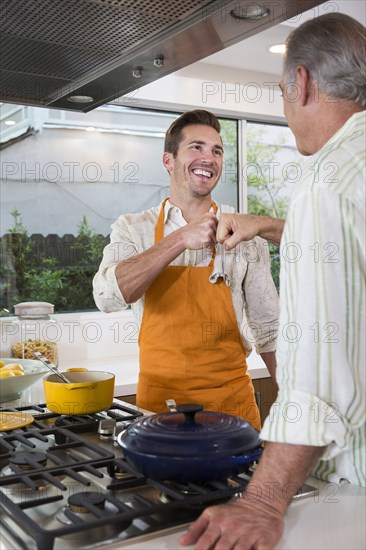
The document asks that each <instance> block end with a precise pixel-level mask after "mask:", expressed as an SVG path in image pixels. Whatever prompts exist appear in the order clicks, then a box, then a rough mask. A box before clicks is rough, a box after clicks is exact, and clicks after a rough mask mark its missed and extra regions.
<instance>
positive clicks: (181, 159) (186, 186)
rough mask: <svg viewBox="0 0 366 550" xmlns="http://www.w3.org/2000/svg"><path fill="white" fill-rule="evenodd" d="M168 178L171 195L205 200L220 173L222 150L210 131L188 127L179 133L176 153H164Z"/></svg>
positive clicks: (197, 126) (219, 142) (204, 128)
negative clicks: (179, 137)
mask: <svg viewBox="0 0 366 550" xmlns="http://www.w3.org/2000/svg"><path fill="white" fill-rule="evenodd" d="M163 162H164V166H165V168H166V169H167V170H168V172H169V175H170V187H171V195H172V194H175V193H176V194H178V195H180V196H182V194H183V195H185V196H187V195H188V196H189V197H206V196H207V195H210V194H211V192H212V190H213V189H214V188H215V187H216V185H217V183H218V181H219V179H220V176H221V172H222V162H223V147H222V141H221V138H220V135H219V134H218V133H217V132H216V130H215V129H214V128H211V127H210V126H206V125H203V124H191V125H189V126H186V127H185V128H184V129H183V131H182V140H181V142H180V144H179V147H178V153H177V155H176V156H175V157H174V156H173V153H167V152H166V153H164V157H163Z"/></svg>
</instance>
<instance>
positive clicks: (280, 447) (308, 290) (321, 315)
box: [180, 13, 366, 550]
mask: <svg viewBox="0 0 366 550" xmlns="http://www.w3.org/2000/svg"><path fill="white" fill-rule="evenodd" d="M365 75H366V51H365V28H364V27H363V26H362V25H361V24H359V23H357V22H356V21H354V20H353V19H352V18H350V17H348V16H346V15H342V14H335V13H334V14H329V15H324V16H322V17H319V18H318V19H314V20H312V21H307V22H305V23H304V24H303V25H301V26H300V27H299V28H298V29H296V30H295V31H293V33H292V34H291V35H290V36H289V38H288V41H287V52H286V57H285V62H284V71H283V77H282V80H281V83H280V87H281V90H282V93H283V99H284V111H285V115H286V118H287V120H288V124H289V126H290V128H291V130H292V131H293V133H294V135H295V137H296V143H297V147H298V150H299V152H300V153H302V154H303V155H306V156H309V157H310V158H308V159H307V160H306V161H305V162H304V164H303V166H302V178H301V181H300V182H299V185H298V187H297V189H296V191H295V194H294V196H293V198H292V202H291V205H290V209H289V212H288V216H287V220H286V224H285V227H284V231H283V235H282V240H281V248H282V265H281V295H280V304H281V316H280V334H281V335H282V339H280V342H279V346H278V352H277V362H278V371H277V382H278V386H279V394H278V399H277V402H276V403H275V404H274V405H273V407H272V409H271V412H270V415H269V417H268V419H267V420H266V422H265V425H264V428H263V430H262V432H261V435H262V437H263V439H264V440H266V442H267V443H266V446H265V451H264V453H263V456H262V459H261V461H260V464H259V467H258V468H257V470H256V473H255V474H254V475H253V478H252V480H251V482H250V483H249V485H248V488H247V492H246V495H244V497H243V498H242V499H240V500H238V501H237V502H236V503H235V504H228V505H222V506H216V507H211V508H208V509H206V510H205V512H204V513H203V514H202V515H201V517H200V518H199V519H198V520H197V521H196V522H195V523H194V524H193V525H192V526H191V527H190V529H189V531H188V533H187V534H186V535H184V536H183V537H182V538H181V541H180V542H181V543H182V544H193V543H195V542H196V543H197V544H196V548H197V549H200V550H205V549H206V550H207V549H220V550H222V549H225V550H230V549H234V548H235V549H237V550H239V549H240V550H250V549H262V548H263V549H264V548H266V549H268V548H272V547H273V546H275V544H276V543H277V542H278V541H279V539H280V537H281V534H282V531H283V518H284V514H285V512H286V509H287V507H288V505H289V503H290V500H291V498H292V497H293V495H294V494H295V493H296V492H297V490H298V488H299V487H301V485H302V484H303V482H304V481H305V479H306V478H307V476H308V475H309V474H310V473H311V472H313V473H314V475H316V476H317V477H319V478H322V479H325V480H330V481H334V482H339V481H340V480H341V479H343V480H344V479H345V480H347V481H348V482H350V483H354V484H357V485H361V486H366V449H365V444H366V443H365V442H366V429H365V417H366V410H365V403H366V398H365V333H366V330H365V252H366V250H365V150H366V142H365V106H366V87H365ZM282 229H283V221H282V220H274V219H271V218H263V217H255V216H240V215H235V216H233V215H230V214H229V215H227V216H224V217H222V218H221V219H220V223H219V226H218V230H217V239H218V241H221V242H223V243H225V246H226V248H227V249H230V248H232V247H233V246H234V245H235V244H236V243H238V242H240V241H241V240H247V239H251V238H253V237H254V236H256V235H259V236H261V237H263V238H265V239H267V240H269V241H272V242H279V240H280V238H281V234H282ZM289 247H293V251H294V249H296V251H297V254H296V261H286V253H285V252H286V250H288V249H289ZM291 258H292V259H293V256H291ZM290 406H291V407H292V410H291V412H290V410H289V407H290Z"/></svg>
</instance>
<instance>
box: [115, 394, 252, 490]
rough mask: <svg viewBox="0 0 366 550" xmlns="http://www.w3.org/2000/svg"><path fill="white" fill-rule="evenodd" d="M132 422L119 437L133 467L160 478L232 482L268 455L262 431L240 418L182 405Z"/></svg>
mask: <svg viewBox="0 0 366 550" xmlns="http://www.w3.org/2000/svg"><path fill="white" fill-rule="evenodd" d="M176 410H177V412H168V413H163V414H155V415H153V416H150V417H146V418H142V419H140V420H137V421H136V422H134V423H133V424H131V425H130V426H129V427H128V428H127V430H126V431H124V432H122V433H121V434H119V436H118V443H119V445H120V446H121V447H122V449H123V453H124V456H125V458H126V460H127V462H128V463H129V464H131V466H132V467H133V468H135V469H136V470H137V471H139V472H140V473H142V474H143V475H145V476H146V477H149V478H151V479H157V480H171V481H177V482H181V483H188V482H195V481H209V480H220V479H226V478H227V477H229V476H230V475H235V474H239V473H241V472H244V471H246V470H247V469H248V468H249V467H250V465H251V464H252V463H253V462H255V461H257V460H258V459H259V458H260V456H261V453H262V444H261V440H260V439H259V432H258V431H257V430H255V429H254V428H253V427H252V426H251V425H250V424H248V422H246V421H245V420H243V419H242V418H239V417H237V416H231V415H229V414H221V413H216V412H211V411H203V407H202V406H201V405H177V407H176Z"/></svg>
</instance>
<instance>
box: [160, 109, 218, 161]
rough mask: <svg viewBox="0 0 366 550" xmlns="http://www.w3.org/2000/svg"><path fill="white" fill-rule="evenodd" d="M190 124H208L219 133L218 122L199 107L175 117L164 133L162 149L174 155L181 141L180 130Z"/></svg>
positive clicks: (212, 115)
mask: <svg viewBox="0 0 366 550" xmlns="http://www.w3.org/2000/svg"><path fill="white" fill-rule="evenodd" d="M192 124H203V125H204V126H210V127H211V128H213V129H214V130H216V132H218V133H220V130H221V126H220V122H219V120H218V118H217V117H216V116H215V115H214V114H213V113H210V112H209V111H203V110H199V109H197V110H195V111H187V112H186V113H183V115H181V116H180V117H179V118H177V120H175V121H174V122H173V123H172V124H171V125H170V127H169V128H168V130H167V132H166V134H165V142H164V151H165V152H167V153H173V156H174V157H176V156H177V153H178V147H179V144H180V142H181V141H182V130H183V129H184V128H185V127H186V126H191V125H192Z"/></svg>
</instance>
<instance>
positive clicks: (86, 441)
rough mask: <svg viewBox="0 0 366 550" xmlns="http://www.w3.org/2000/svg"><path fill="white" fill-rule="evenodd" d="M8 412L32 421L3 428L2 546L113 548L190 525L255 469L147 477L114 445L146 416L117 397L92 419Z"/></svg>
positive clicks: (39, 410)
mask: <svg viewBox="0 0 366 550" xmlns="http://www.w3.org/2000/svg"><path fill="white" fill-rule="evenodd" d="M3 410H5V407H4V405H3ZM6 410H8V411H9V410H10V411H14V412H20V413H22V412H24V414H31V415H32V416H33V417H34V421H33V423H32V424H30V425H28V426H24V427H22V428H17V429H13V430H9V431H6V432H0V512H1V513H0V533H1V535H0V543H1V545H0V546H1V548H2V549H6V550H8V549H17V550H19V549H25V550H33V549H35V550H65V548H67V549H68V550H72V549H74V548H78V549H89V548H90V549H91V548H99V549H101V548H108V547H109V546H113V545H115V544H116V543H118V542H120V543H122V541H127V540H129V539H135V538H136V537H139V536H142V535H143V536H146V535H147V534H149V533H155V532H157V531H160V530H162V529H167V528H170V527H174V526H177V525H182V524H185V523H189V522H191V521H193V520H194V519H195V518H196V517H198V515H199V514H200V513H201V511H202V510H203V509H204V508H205V507H206V506H207V505H209V504H213V503H218V502H225V501H227V500H230V499H233V498H235V497H237V496H239V495H240V494H241V493H242V492H243V491H244V489H245V487H246V485H247V483H248V481H249V479H250V474H251V472H250V471H248V472H247V473H246V474H240V476H233V477H231V478H229V479H227V480H224V481H212V482H204V483H188V484H178V483H174V482H170V481H164V482H160V481H156V480H153V479H149V478H146V477H144V476H143V475H141V474H140V473H139V472H137V471H135V470H134V469H133V468H131V466H130V465H129V464H128V463H127V462H126V460H125V459H124V457H123V454H122V450H121V449H120V448H119V446H118V445H117V443H116V436H117V434H118V433H119V432H120V431H121V430H123V429H125V428H126V427H127V426H128V425H129V424H130V423H131V422H134V421H136V419H137V418H139V417H140V416H141V415H142V413H141V412H140V411H138V410H137V409H136V408H135V407H133V406H129V405H127V404H125V403H123V402H121V401H118V400H115V401H114V403H113V405H112V407H111V408H110V409H108V410H107V411H104V412H102V413H97V414H93V415H87V416H62V415H61V416H60V415H57V414H54V413H51V412H50V411H48V410H47V408H46V406H45V405H42V404H41V405H37V406H26V407H19V408H17V409H9V408H7V409H6Z"/></svg>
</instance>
